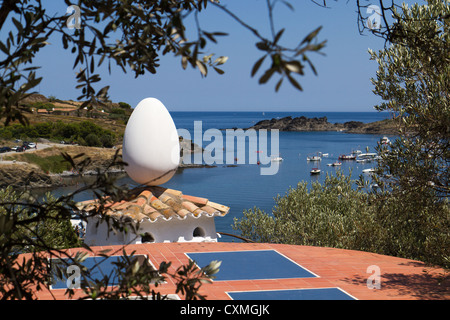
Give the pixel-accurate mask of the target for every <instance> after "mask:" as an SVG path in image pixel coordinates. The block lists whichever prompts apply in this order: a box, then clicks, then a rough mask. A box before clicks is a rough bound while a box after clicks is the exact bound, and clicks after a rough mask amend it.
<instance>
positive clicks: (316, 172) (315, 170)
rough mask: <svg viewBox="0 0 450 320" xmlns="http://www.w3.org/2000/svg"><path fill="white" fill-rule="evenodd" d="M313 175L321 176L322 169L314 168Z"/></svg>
mask: <svg viewBox="0 0 450 320" xmlns="http://www.w3.org/2000/svg"><path fill="white" fill-rule="evenodd" d="M311 174H320V169H319V168H312V170H311Z"/></svg>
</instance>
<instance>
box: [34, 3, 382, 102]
mask: <svg viewBox="0 0 450 320" xmlns="http://www.w3.org/2000/svg"><path fill="white" fill-rule="evenodd" d="M221 2H222V4H226V5H227V6H228V8H229V9H231V10H232V11H233V12H235V13H236V14H237V15H238V16H240V17H241V18H242V19H243V20H244V21H246V22H247V23H248V24H250V25H252V26H254V27H256V28H258V29H260V30H261V32H262V33H263V34H264V35H267V36H268V37H269V34H270V33H269V28H268V27H269V23H268V17H267V9H266V5H265V4H266V1H265V0H221ZM291 2H292V4H293V5H294V6H295V11H291V10H289V9H288V8H287V7H286V6H284V5H282V4H281V3H280V4H278V6H277V7H276V9H275V27H276V28H277V29H279V28H282V27H285V28H286V32H285V33H284V36H283V39H284V41H287V42H285V43H288V42H289V41H293V42H294V43H298V42H300V41H301V40H302V39H303V38H304V37H305V36H306V35H307V34H308V33H309V32H310V31H312V30H314V29H315V28H317V27H318V26H323V29H322V31H321V32H320V34H319V38H318V39H319V40H322V39H326V40H327V41H328V42H327V45H326V47H325V48H324V49H323V52H324V53H325V54H326V56H322V55H319V54H314V53H311V54H310V58H311V60H312V61H313V63H314V65H315V67H316V69H317V71H318V76H315V75H314V74H313V73H312V72H311V70H310V69H309V68H307V69H306V70H307V71H306V75H305V76H304V77H302V78H301V79H300V80H299V81H300V83H301V85H302V86H303V88H304V91H303V92H299V91H298V90H296V89H293V88H292V87H291V86H290V84H289V83H288V82H287V81H286V82H285V83H284V84H283V86H282V87H281V89H280V91H279V92H278V93H275V90H274V87H275V83H276V82H275V79H272V81H271V82H269V83H268V84H266V85H259V84H258V81H257V80H258V78H257V77H255V78H251V76H250V71H251V68H252V66H253V64H254V62H255V61H256V60H257V59H258V58H259V57H260V56H262V53H261V52H260V51H258V50H257V49H256V48H255V42H256V38H255V37H254V36H253V35H252V34H251V33H250V32H249V31H247V30H245V29H243V27H242V26H240V25H238V24H237V23H236V22H235V21H234V20H232V19H231V18H230V17H228V16H226V15H225V14H224V13H223V12H220V11H218V10H217V9H215V8H211V9H212V10H206V11H205V12H204V13H202V14H201V15H200V23H201V25H202V27H203V28H204V29H205V30H208V31H225V32H228V33H229V36H227V37H221V38H220V40H219V44H218V45H212V46H209V48H208V49H207V50H208V51H207V53H215V54H216V55H217V56H220V55H224V56H229V60H228V62H227V63H226V64H225V65H224V66H223V70H224V71H225V74H224V75H218V74H216V73H215V72H214V71H212V70H211V72H210V73H209V75H208V76H207V77H206V78H202V77H201V76H200V73H199V72H198V70H193V69H189V68H188V70H183V69H182V68H181V64H180V61H179V59H175V58H173V57H172V56H164V57H162V58H161V67H160V68H159V69H158V70H157V74H155V75H152V74H150V73H147V74H146V75H144V76H143V77H140V78H138V79H135V78H134V75H133V74H132V73H127V74H123V72H122V71H121V69H118V68H113V70H112V74H111V75H109V74H108V73H107V72H102V76H103V83H102V85H103V84H104V85H110V86H111V88H110V92H109V94H110V97H111V99H112V100H113V101H115V102H118V101H125V102H128V103H129V104H131V105H132V106H133V107H134V106H136V104H137V103H138V102H139V101H140V100H142V99H143V98H146V97H155V98H158V99H160V100H161V101H162V102H163V103H164V104H165V105H166V107H167V108H168V109H169V110H170V111H235V110H237V111H373V110H374V109H373V106H374V105H376V104H378V103H379V102H380V98H379V97H377V96H375V95H374V94H373V93H372V89H373V86H372V84H371V82H370V78H371V77H374V76H375V72H376V70H377V64H376V62H375V61H370V60H369V54H368V52H367V50H368V48H371V49H374V50H379V49H382V48H383V46H384V40H382V39H380V38H377V37H375V36H373V35H371V34H368V33H367V34H366V35H360V34H359V31H358V26H357V14H356V5H355V3H354V1H346V0H339V1H337V2H333V1H329V5H330V6H331V9H324V8H321V7H319V6H317V5H315V4H314V3H312V2H311V1H309V0H291ZM375 2H376V1H375ZM44 4H46V5H48V6H49V9H50V10H51V11H55V12H58V13H65V11H66V6H65V4H64V3H63V1H58V2H56V1H55V0H51V1H50V0H45V1H44ZM282 43H283V42H282ZM285 43H283V44H285ZM73 61H74V56H73V55H72V54H71V53H70V51H69V50H68V51H63V50H62V45H61V41H60V40H56V39H55V40H54V41H52V44H51V45H49V46H47V47H46V48H45V50H43V51H42V52H41V53H40V54H39V55H38V57H37V58H36V59H35V64H36V65H42V69H41V70H40V71H39V74H41V75H44V80H43V81H42V83H41V84H40V87H39V90H40V92H41V93H42V94H44V95H47V96H48V95H54V96H56V97H57V98H60V99H74V100H75V99H76V97H77V96H79V95H80V92H79V91H78V90H76V89H75V86H76V81H75V71H74V70H73V69H72V66H73ZM267 63H268V62H267ZM262 70H263V69H262V68H261V70H260V72H261V71H262Z"/></svg>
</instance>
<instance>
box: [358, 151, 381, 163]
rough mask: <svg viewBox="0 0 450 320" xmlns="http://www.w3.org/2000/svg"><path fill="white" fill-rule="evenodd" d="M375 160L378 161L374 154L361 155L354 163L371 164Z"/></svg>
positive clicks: (376, 155)
mask: <svg viewBox="0 0 450 320" xmlns="http://www.w3.org/2000/svg"><path fill="white" fill-rule="evenodd" d="M376 159H378V154H376V153H361V154H359V155H358V156H357V157H356V162H363V163H364V162H371V161H372V160H376Z"/></svg>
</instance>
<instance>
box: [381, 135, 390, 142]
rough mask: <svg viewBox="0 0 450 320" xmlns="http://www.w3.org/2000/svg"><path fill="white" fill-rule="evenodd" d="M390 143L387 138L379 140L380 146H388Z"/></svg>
mask: <svg viewBox="0 0 450 320" xmlns="http://www.w3.org/2000/svg"><path fill="white" fill-rule="evenodd" d="M390 142H391V140H389V138H388V137H386V136H384V137H383V138H381V139H380V143H381V144H389V143H390Z"/></svg>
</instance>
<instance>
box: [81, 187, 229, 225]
mask: <svg viewBox="0 0 450 320" xmlns="http://www.w3.org/2000/svg"><path fill="white" fill-rule="evenodd" d="M130 195H131V196H130V199H127V200H122V201H120V202H111V201H108V199H106V204H105V205H104V206H105V209H106V210H105V214H107V215H110V216H112V217H116V218H118V219H120V218H121V217H129V218H132V219H133V220H134V221H136V222H141V221H144V220H149V221H151V222H155V221H156V220H158V219H165V220H170V219H172V218H174V217H176V218H179V219H185V218H186V216H188V215H192V216H194V217H199V216H201V215H208V216H225V215H226V214H227V213H228V211H229V210H230V208H229V207H227V206H224V205H221V204H218V203H215V202H212V201H209V200H208V199H206V198H199V197H194V196H188V195H184V194H183V193H182V192H181V191H178V190H173V189H167V188H163V187H159V186H151V187H147V186H146V187H138V188H135V189H133V190H131V192H130ZM99 205H100V204H99V202H98V201H96V200H90V201H83V202H80V203H78V208H79V209H81V210H84V211H87V212H89V211H91V210H93V209H96V208H98V207H99Z"/></svg>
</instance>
